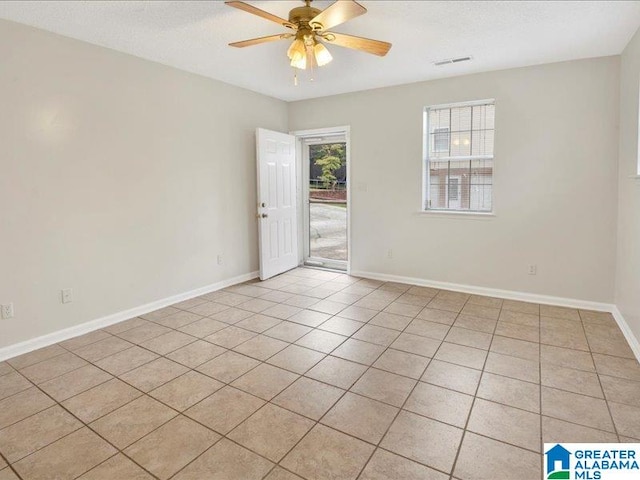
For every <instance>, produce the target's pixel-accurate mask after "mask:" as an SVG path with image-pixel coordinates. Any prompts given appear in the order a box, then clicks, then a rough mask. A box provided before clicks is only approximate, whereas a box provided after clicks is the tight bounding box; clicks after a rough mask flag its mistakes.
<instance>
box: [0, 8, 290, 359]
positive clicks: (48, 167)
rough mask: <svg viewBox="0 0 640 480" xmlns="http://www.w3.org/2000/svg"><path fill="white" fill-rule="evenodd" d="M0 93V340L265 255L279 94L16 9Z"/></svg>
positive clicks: (0, 40)
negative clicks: (153, 58)
mask: <svg viewBox="0 0 640 480" xmlns="http://www.w3.org/2000/svg"><path fill="white" fill-rule="evenodd" d="M0 99H1V102H0V105H1V114H0V247H1V248H0V303H8V302H13V303H14V305H15V318H14V319H12V320H2V323H1V324H0V347H2V346H6V345H11V344H14V343H16V342H20V341H22V340H26V339H29V338H33V337H36V336H39V335H43V334H46V333H49V332H53V331H56V330H60V329H63V328H66V327H70V326H73V325H76V324H79V323H83V322H86V321H89V320H93V319H96V318H99V317H102V316H104V315H108V314H113V313H116V312H119V311H122V310H126V309H129V308H132V307H136V306H140V305H143V304H145V303H148V302H151V301H155V300H158V299H162V298H165V297H168V296H171V295H175V294H179V293H182V292H186V291H189V290H192V289H195V288H198V287H203V286H206V285H209V284H212V283H215V282H217V281H220V280H223V279H228V278H231V277H234V276H237V275H240V274H245V273H249V272H251V271H255V270H256V269H257V267H258V261H257V230H256V225H255V220H254V214H255V208H254V204H255V193H254V192H255V190H256V189H255V141H254V132H255V128H256V127H258V126H260V127H265V128H271V129H275V130H281V131H285V130H286V128H287V107H286V104H285V103H284V102H281V101H278V100H275V99H272V98H268V97H265V96H262V95H258V94H255V93H252V92H249V91H247V90H243V89H240V88H236V87H233V86H229V85H226V84H223V83H220V82H217V81H214V80H210V79H206V78H203V77H199V76H196V75H192V74H189V73H185V72H181V71H178V70H176V69H173V68H168V67H165V66H162V65H159V64H156V63H152V62H148V61H145V60H141V59H139V58H134V57H132V56H128V55H124V54H121V53H117V52H115V51H112V50H108V49H104V48H100V47H97V46H93V45H89V44H86V43H82V42H79V41H76V40H71V39H68V38H64V37H61V36H57V35H54V34H51V33H47V32H44V31H41V30H36V29H32V28H29V27H25V26H22V25H18V24H15V23H11V22H6V21H0ZM218 254H223V255H224V257H225V265H223V266H218V265H217V261H216V259H217V255H218ZM62 288H73V289H74V295H75V299H74V302H73V303H71V304H66V305H63V304H62V303H61V302H60V289H62Z"/></svg>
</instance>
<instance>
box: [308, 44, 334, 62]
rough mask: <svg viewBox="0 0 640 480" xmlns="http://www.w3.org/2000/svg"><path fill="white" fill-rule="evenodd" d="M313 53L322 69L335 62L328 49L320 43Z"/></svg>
mask: <svg viewBox="0 0 640 480" xmlns="http://www.w3.org/2000/svg"><path fill="white" fill-rule="evenodd" d="M313 53H314V55H315V56H316V62H317V64H318V66H319V67H322V66H324V65H326V64H327V63H329V62H330V61H331V60H333V57H332V56H331V54H330V53H329V50H327V47H325V46H324V45H323V44H321V43H320V42H318V43H316V45H315V46H314V47H313Z"/></svg>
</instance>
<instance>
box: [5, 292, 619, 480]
mask: <svg viewBox="0 0 640 480" xmlns="http://www.w3.org/2000/svg"><path fill="white" fill-rule="evenodd" d="M325 283H326V282H325ZM355 283H357V282H355ZM321 285H322V284H321ZM383 285H384V283H383V284H382V285H380V286H378V287H377V288H376V289H374V290H373V291H372V292H370V293H373V292H375V291H387V290H380V287H382V286H383ZM348 286H351V285H346V286H345V288H347V287H348ZM312 288H315V287H312ZM273 291H279V290H273ZM339 291H341V290H339ZM339 291H338V292H339ZM406 291H407V290H405V291H404V292H406ZM439 292H440V291H438V293H439ZM268 293H270V292H268ZM268 293H266V294H264V295H267V294H268ZM335 293H337V292H335ZM370 293H369V294H370ZM369 294H366V295H364V296H363V297H361V298H360V300H362V299H364V298H365V297H366V296H368V295H369ZM402 294H403V292H400V295H399V296H402ZM329 296H331V295H329ZM399 296H398V297H396V298H395V299H394V300H392V301H391V302H389V303H388V304H387V305H386V306H385V307H384V308H383V309H382V310H377V309H374V310H375V311H376V314H375V315H374V317H372V318H371V319H369V320H368V321H367V322H365V323H363V324H362V325H361V326H360V327H359V328H358V330H356V331H355V332H353V333H352V334H351V335H349V336H346V337H345V340H344V341H343V342H341V344H340V345H342V344H343V343H344V342H345V341H347V340H348V339H351V338H353V335H355V334H356V333H357V332H358V331H359V330H360V329H362V328H363V327H364V326H365V325H372V324H371V323H370V322H371V321H372V320H373V318H375V316H377V315H379V314H380V313H381V312H383V311H384V309H385V308H387V307H388V306H389V305H390V304H391V303H395V302H396V301H397V299H398V298H399ZM436 296H437V294H436ZM436 296H434V297H432V298H431V299H430V301H431V300H433V299H434V298H435V297H436ZM254 298H258V297H254ZM310 298H314V297H310ZM325 298H326V297H325ZM469 298H470V297H469ZM360 300H357V301H356V302H353V303H358V302H359V301H360ZM319 301H322V300H319ZM353 303H352V304H351V305H347V306H345V308H348V307H349V306H354V305H353ZM466 303H468V300H467V301H466V302H465V304H466ZM276 304H284V303H283V302H276ZM174 308H177V307H174ZM297 308H300V307H297ZM365 308H366V307H365ZM425 308H428V306H425V307H423V308H422V309H421V310H420V311H422V310H424V309H425ZM463 308H464V307H463ZM501 308H502V307H501ZM303 310H305V309H304V308H303ZM185 311H186V310H185ZM190 313H193V312H190ZM251 313H253V314H254V315H257V314H258V313H256V312H251ZM338 313H340V312H338ZM418 314H419V313H418ZM418 314H416V315H414V316H412V317H409V316H407V317H408V318H410V319H411V320H410V322H409V323H408V324H407V326H405V328H404V329H403V330H401V331H399V332H400V333H399V334H398V335H397V336H396V339H397V338H398V336H399V335H401V334H402V333H405V330H406V329H407V328H408V326H409V325H410V324H411V323H412V322H413V321H414V320H415V319H417V318H418V317H417V315H418ZM212 315H215V314H212ZM328 315H329V318H328V319H327V320H325V322H326V321H329V320H330V319H332V318H334V317H336V316H338V315H336V314H334V315H331V314H328ZM460 315H461V313H458V316H457V317H456V319H457V318H458V317H459V316H460ZM203 318H211V317H201V318H199V319H197V320H194V322H196V321H201V320H202V319H203ZM339 318H344V317H339ZM144 320H145V321H147V322H152V323H154V324H158V323H156V322H155V321H154V320H146V319H144ZM214 320H217V319H214ZM278 320H280V321H288V319H282V318H278ZM194 322H191V323H194ZM222 323H226V322H222ZM291 323H294V322H291ZM323 323H324V322H323ZM454 324H455V321H454V322H453V323H452V324H451V325H449V328H448V330H447V332H449V331H450V330H451V328H452V327H453V326H454ZM158 325H161V324H158ZM233 325H235V324H227V326H226V327H223V329H226V328H228V327H229V326H233ZM321 325H322V324H320V325H318V326H317V327H312V331H313V330H322V329H320V328H319V327H320V326H321ZM497 325H498V321H496V326H495V327H494V335H495V329H496V328H497ZM162 326H164V327H165V328H169V330H170V332H171V331H174V332H180V331H179V330H177V329H175V328H171V327H166V326H165V325H162ZM133 328H137V327H133ZM237 328H242V327H237ZM271 328H273V327H271ZM381 328H388V327H381ZM460 328H466V327H464V326H463V327H460ZM583 328H584V326H583ZM268 330H269V329H267V330H265V331H263V332H257V335H265V332H266V331H268ZM392 330H394V331H398V330H396V329H392ZM469 330H472V331H478V330H473V329H469ZM125 331H126V330H125ZM125 331H123V332H125ZM170 332H165V333H170ZM106 333H109V335H111V336H115V337H117V338H121V337H119V336H118V335H116V334H111V333H110V332H106ZM119 333H122V332H119ZM182 333H184V332H182ZM214 333H215V332H214ZM252 333H256V332H253V331H252ZM309 333H310V332H309ZM332 333H333V332H332ZM161 335H163V334H160V335H158V336H161ZM265 336H267V337H268V335H265ZM419 336H421V337H424V338H431V337H425V336H422V335H419ZM153 338H157V337H152V338H151V339H153ZM253 338H255V337H253ZM269 338H272V337H269ZM151 339H146V340H144V341H147V340H151ZM431 339H432V340H436V339H433V338H431ZM101 340H105V339H101ZM101 340H98V341H101ZM123 340H126V339H123ZM198 340H202V341H207V340H204V337H194V340H193V342H195V341H198ZM249 340H250V339H248V340H247V341H249ZM278 340H280V339H278ZM98 341H96V342H93V343H97V342H98ZM296 341H297V340H296ZM361 341H364V342H367V343H370V344H372V345H377V344H375V343H372V342H370V341H368V340H361ZM438 341H439V342H440V345H439V346H438V349H439V348H440V347H441V346H442V344H443V343H444V339H443V340H438ZM193 342H191V343H193ZM285 342H286V343H288V344H289V345H287V347H284V348H288V346H290V345H295V341H294V342H288V341H285ZM492 342H493V337H492ZM191 343H190V344H191ZM208 343H212V342H208ZM242 343H245V342H241V344H242ZM392 343H393V342H392ZM91 344H92V343H89V344H87V345H83V346H80V347H78V349H79V348H83V347H85V346H88V345H91ZM241 344H238V345H236V346H234V347H233V348H236V347H237V346H239V345H241ZM188 345H189V344H187V345H182V346H180V347H178V348H176V349H175V350H172V351H170V352H167V353H164V354H160V355H159V357H158V358H166V355H169V354H170V353H173V352H174V351H176V350H179V349H181V348H183V347H186V346H188ZM214 345H215V344H214ZM340 345H338V346H336V347H335V348H334V349H333V350H332V352H333V351H335V349H337V348H339V346H340ZM490 345H491V344H490ZM539 345H540V344H539ZM132 346H140V345H139V344H132ZM61 348H63V349H65V350H67V351H68V352H70V353H72V354H74V355H75V353H74V352H73V351H71V350H68V349H67V348H66V347H63V346H61ZM129 348H131V347H129ZM140 348H143V349H146V348H145V347H140ZM223 348H225V347H223ZM233 348H232V349H226V348H225V350H226V351H233ZM284 348H283V349H282V350H284ZM303 348H308V347H303ZM472 348H473V347H472ZM389 349H391V344H389V345H388V346H386V348H385V349H384V350H383V351H382V352H381V353H380V354H379V355H378V357H376V358H377V359H378V358H380V356H382V355H384V353H386V352H387V351H388V350H389ZM438 349H436V352H434V354H433V356H432V357H431V358H430V359H429V362H428V363H427V366H426V367H425V369H424V370H423V375H424V371H426V369H427V368H428V366H429V365H430V364H431V363H432V361H433V359H434V357H435V355H436V353H437V351H438ZM538 349H540V346H539V347H538ZM125 350H126V349H125ZM282 350H280V351H282ZM392 350H395V349H392ZM150 351H152V350H150ZM486 352H487V353H486V356H485V362H484V364H485V365H486V361H487V358H488V354H489V353H490V346H489V349H488V350H487V351H486ZM117 353H119V352H116V354H117ZM153 353H154V354H158V352H153ZM223 353H224V352H223ZM235 353H238V354H241V355H243V354H242V353H239V352H235ZM278 353H279V352H276V353H274V354H273V355H271V356H270V357H267V358H266V359H265V360H261V359H257V360H258V361H259V362H260V364H264V363H267V361H268V360H269V359H270V358H272V357H273V356H275V355H277V354H278ZM321 353H323V354H324V355H325V357H324V358H326V357H327V356H329V355H331V352H330V353H329V354H327V353H325V352H321ZM62 354H64V353H61V354H60V355H62ZM113 355H115V354H113ZM108 356H111V355H108ZM108 356H107V357H108ZM52 358H54V357H50V358H49V359H45V360H42V362H44V361H47V360H51V359H52ZM103 358H106V357H103ZM213 358H216V357H213ZM249 358H253V357H250V356H249ZM338 358H339V357H338ZM425 358H428V357H425ZM616 358H617V357H616ZM83 360H85V359H83ZM168 360H171V359H168ZM152 361H153V360H152ZM207 361H209V360H207ZM207 361H205V362H203V363H206V362H207ZM348 361H353V360H348ZM375 361H376V360H374V361H373V362H372V363H371V364H369V365H368V366H367V369H366V370H365V371H364V372H363V373H362V375H364V374H365V373H366V372H368V371H369V370H370V369H372V368H376V367H374V366H373V364H374V363H375ZM445 362H446V361H445ZM37 363H40V362H36V364H37ZM147 363H149V362H147ZM178 363H179V362H178ZM355 363H358V364H360V363H359V362H355ZM447 363H449V362H447ZM88 364H90V365H94V366H96V365H95V364H93V362H88ZM260 364H259V365H260ZM316 364H317V363H316ZM540 364H541V362H539V365H540ZM143 365H146V363H145V364H143ZM143 365H140V366H138V367H136V368H139V367H141V366H143ZM259 365H257V366H259ZM9 366H10V367H11V368H13V367H12V365H10V364H9ZM29 366H30V365H29ZM84 366H86V365H84ZM257 366H256V367H255V368H257ZM96 367H97V366H96ZM186 367H187V368H188V369H189V370H188V371H187V372H184V373H183V374H181V375H179V376H178V377H174V378H173V379H171V380H169V381H167V382H165V383H163V384H162V385H165V384H166V383H169V382H171V381H173V380H175V379H176V378H180V377H181V376H183V375H186V374H187V373H189V372H191V371H197V370H195V368H197V367H195V368H192V367H190V366H186ZM24 368H27V367H24ZM79 368H82V367H79ZM98 368H100V367H98ZM136 368H134V369H132V370H135V369H136ZM277 368H282V367H277ZM311 368H313V367H310V368H309V369H308V370H307V372H308V371H309V370H310V369H311ZM251 370H253V369H251ZM283 370H287V369H286V368H283ZM16 371H17V370H16ZM482 371H484V366H483V370H482ZM9 373H11V372H9ZM18 373H19V371H18ZM66 373H70V372H66ZM66 373H65V374H66ZM107 373H109V372H107ZM198 373H200V372H198ZM246 373H248V372H245V373H244V374H246ZM294 373H296V374H297V375H299V377H298V378H300V377H301V376H305V374H302V375H300V374H298V373H297V372H294ZM305 373H306V372H305ZM389 373H392V374H394V375H400V376H403V377H405V376H404V375H402V374H397V373H395V372H389ZM65 374H62V375H65ZM122 374H123V373H120V375H122ZM244 374H243V375H244ZM62 375H60V376H62ZM110 375H113V374H110ZM362 375H361V376H360V377H359V378H361V377H362ZM241 376H242V375H240V377H241ZM240 377H238V378H240ZM54 378H58V377H54ZM112 378H118V379H119V377H118V376H117V375H115V376H113V377H112ZM214 378H215V377H214ZM305 378H309V377H305ZM405 378H410V377H405ZM508 378H510V377H508ZM420 379H421V377H420V378H419V379H413V378H412V380H415V381H416V384H415V385H414V388H413V389H412V391H411V392H410V393H409V395H408V396H407V398H406V399H405V401H404V402H403V406H404V404H406V401H407V400H408V398H409V397H410V395H411V393H412V392H413V390H414V389H415V387H416V386H417V385H418V383H419V382H420V381H421V380H420ZM120 380H121V379H120ZM216 380H217V379H216ZM47 381H48V380H47ZM107 381H109V380H107ZM121 381H122V380H121ZM233 381H235V379H234V380H233ZM296 381H297V380H296ZM316 381H317V380H316ZM357 381H358V380H356V381H354V382H353V383H352V384H351V386H350V387H349V389H347V390H346V391H344V393H343V394H342V395H341V397H340V398H339V399H338V400H336V402H335V403H334V404H333V405H332V406H331V407H330V408H329V410H327V412H328V411H330V410H331V409H332V408H333V407H334V406H335V404H336V403H337V402H339V401H340V399H341V398H343V397H344V395H346V393H347V391H350V389H351V388H352V387H353V385H355V383H357ZM30 382H31V381H30ZM31 383H33V382H31ZM103 383H104V382H103ZM124 383H127V382H124ZM321 383H324V382H321ZM100 385H102V384H100ZM162 385H159V386H157V387H154V390H155V389H156V388H160V387H161V386H162ZM224 385H229V386H230V384H227V383H224ZM96 386H99V385H94V386H93V387H91V388H95V387H96ZM36 387H37V388H38V389H39V390H41V389H40V388H39V387H38V386H37V385H36ZM91 388H90V389H91ZM134 388H135V387H134ZM232 388H235V387H232ZM286 388H288V387H286ZM286 388H285V390H286ZM442 388H446V387H442ZM478 388H479V386H478V387H477V388H476V393H477V390H478ZM90 389H87V390H90ZM87 390H84V391H82V392H78V393H77V394H76V395H80V394H82V393H84V392H86V391H87ZM136 390H137V389H136ZM151 391H152V390H151ZM151 391H150V392H151ZM150 392H142V394H143V395H147V396H149V397H151V395H150ZM44 393H45V394H46V392H44ZM352 393H354V394H356V395H359V394H357V393H355V392H352ZM76 395H74V396H76ZM70 398H73V397H70ZM138 398H140V397H138ZM151 398H153V397H151ZM274 398H275V397H274ZM365 398H369V397H366V395H365ZM272 400H273V398H272ZM374 400H375V399H374ZM54 401H55V400H54ZM132 401H133V400H132ZM376 401H379V400H376ZM474 402H475V397H474ZM55 403H56V404H58V405H60V403H59V402H57V401H55ZM129 403H130V402H129ZM161 403H163V402H161ZM267 403H271V401H268V402H267ZM382 403H385V402H382ZM163 404H164V403H163ZM125 405H126V404H125ZM265 405H266V403H265ZM123 406H124V405H123ZM263 407H264V405H263V406H262V407H261V408H260V409H259V410H261V409H262V408H263ZM278 407H279V406H278ZM394 407H395V406H394ZM63 408H64V407H63ZM119 408H122V406H121V407H119ZM279 408H283V407H279ZM396 408H397V407H396ZM116 410H117V409H116ZM259 410H258V411H259ZM285 410H286V409H285ZM401 410H402V407H401V409H400V410H399V412H400V411H401ZM114 411H115V410H114ZM399 412H398V414H399ZM38 413H39V412H38ZM110 413H111V412H110ZM255 413H256V412H254V414H255ZM293 413H295V412H293ZM470 413H471V410H470ZM398 414H396V417H397V415H398ZM72 415H73V414H72ZM105 415H108V414H105ZM179 415H184V414H183V413H182V412H179ZM252 415H253V414H252ZM252 415H251V416H252ZM325 415H326V413H325ZM469 415H470V414H469ZM251 416H250V417H251ZM421 416H422V415H421ZM541 416H542V415H541V414H540V417H541ZM250 417H248V418H250ZM323 417H324V415H323ZM323 417H321V419H322V418H323ZM27 418H28V417H27ZM100 418H102V417H100ZM173 418H176V417H173ZM248 418H247V419H248ZM305 418H306V417H305ZM394 418H395V417H394ZM425 418H430V417H425ZM247 419H245V420H243V422H244V421H246V420H247ZM321 419H320V420H318V421H315V422H316V423H315V424H314V426H315V425H317V424H318V423H320V421H321ZM434 420H435V419H434ZM94 421H95V420H94ZM436 421H438V420H436ZM80 422H81V423H82V424H83V425H86V424H85V423H84V422H83V421H82V420H80ZM243 422H241V423H240V424H239V425H241V424H242V423H243ZM392 424H393V421H392ZM87 426H88V425H87ZM89 428H90V427H89ZM158 428H160V427H158ZM207 428H209V427H207ZM235 428H237V426H236V427H234V429H235ZM329 428H331V427H329ZM311 429H313V427H312V428H311ZM311 429H310V430H311ZM310 430H309V431H310ZM387 430H388V429H387ZM154 431H155V430H154ZM232 431H233V430H232ZM150 433H151V432H149V433H148V434H150ZM229 433H231V431H230V432H229ZM341 433H344V432H341ZM148 434H146V435H148ZM146 435H145V436H146ZM346 435H349V434H346ZM385 435H386V432H385ZM145 436H143V437H142V438H144V437H145ZM349 436H351V437H353V436H352V435H349ZM353 438H358V437H353ZM382 438H384V435H383V437H382ZM489 438H490V437H489ZM359 440H361V439H359ZM137 441H139V440H136V442H137ZM381 441H382V439H381ZM134 443H135V442H134ZM216 443H217V442H216ZM234 443H235V442H234ZM367 443H369V442H367ZM379 443H380V442H378V444H377V445H374V446H375V447H376V448H374V453H375V451H376V449H377V448H381V447H379ZM461 443H462V441H461ZM503 443H506V442H503ZM243 448H246V447H244V446H243ZM293 448H295V446H294V447H292V449H293ZM460 448H461V447H459V449H460ZM520 448H522V447H520ZM207 450H208V449H207ZM383 450H384V449H383ZM118 451H120V450H119V449H118ZM458 452H459V450H458ZM287 454H288V453H287ZM287 454H285V457H286V455H287ZM400 456H402V455H400ZM283 458H284V457H283ZM370 458H371V457H370ZM403 458H405V457H403ZM367 463H368V461H367ZM367 463H365V467H366V465H367ZM365 467H363V468H365ZM274 468H275V467H274ZM430 468H432V467H430ZM452 472H453V470H452ZM267 475H268V473H267ZM451 475H453V473H451Z"/></svg>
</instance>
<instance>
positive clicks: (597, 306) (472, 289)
mask: <svg viewBox="0 0 640 480" xmlns="http://www.w3.org/2000/svg"><path fill="white" fill-rule="evenodd" d="M351 275H353V276H354V277H362V278H369V279H371V280H380V281H383V282H398V283H406V284H410V285H417V286H420V287H431V288H438V289H443V290H453V291H455V292H463V293H471V294H475V295H485V296H489V297H500V298H505V299H508V300H520V301H522V302H533V303H540V304H544V305H558V306H561V307H571V308H581V309H584V310H596V311H600V312H609V313H611V314H612V315H613V318H614V319H615V320H616V322H617V324H618V326H619V327H620V330H622V333H623V334H624V336H625V338H626V339H627V343H629V347H631V350H632V351H633V353H634V354H635V356H636V359H637V360H638V362H640V342H638V339H637V338H636V336H635V335H634V334H633V332H632V331H631V328H629V325H628V324H627V322H626V320H625V319H624V317H623V316H622V313H621V312H620V310H618V307H617V306H616V305H614V304H611V303H600V302H589V301H587V300H578V299H574V298H564V297H554V296H550V295H538V294H535V293H525V292H516V291H513V290H500V289H497V288H486V287H477V286H474V285H463V284H459V283H448V282H437V281H434V280H425V279H422V278H415V277H402V276H399V275H389V274H385V273H373V272H362V271H353V272H351Z"/></svg>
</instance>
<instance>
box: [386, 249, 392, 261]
mask: <svg viewBox="0 0 640 480" xmlns="http://www.w3.org/2000/svg"><path fill="white" fill-rule="evenodd" d="M387 258H390V259H391V258H393V250H391V249H389V250H387Z"/></svg>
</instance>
